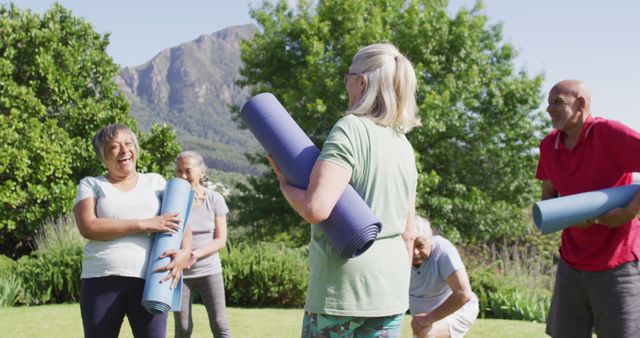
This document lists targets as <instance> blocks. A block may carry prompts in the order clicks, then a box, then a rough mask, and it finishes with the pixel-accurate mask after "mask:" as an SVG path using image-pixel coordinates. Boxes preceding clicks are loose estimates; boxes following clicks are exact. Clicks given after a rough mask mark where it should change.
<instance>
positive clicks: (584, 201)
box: [533, 184, 640, 234]
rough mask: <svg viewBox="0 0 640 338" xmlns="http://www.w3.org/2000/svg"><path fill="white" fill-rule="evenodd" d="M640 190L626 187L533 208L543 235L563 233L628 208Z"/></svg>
mask: <svg viewBox="0 0 640 338" xmlns="http://www.w3.org/2000/svg"><path fill="white" fill-rule="evenodd" d="M638 188H640V185H638V184H631V185H623V186H619V187H614V188H609V189H603V190H596V191H590V192H583V193H580V194H575V195H568V196H563V197H557V198H551V199H547V200H544V201H539V202H538V203H536V204H534V205H533V221H534V222H535V223H536V226H537V227H538V229H540V231H541V232H542V233H543V234H548V233H551V232H554V231H558V230H562V229H565V228H568V227H570V226H572V225H574V224H578V223H580V222H584V221H586V220H589V219H594V218H597V217H598V216H601V215H603V214H605V213H606V212H607V211H609V210H611V209H614V208H620V207H624V206H626V205H627V203H629V201H631V199H632V198H633V196H635V194H636V192H638Z"/></svg>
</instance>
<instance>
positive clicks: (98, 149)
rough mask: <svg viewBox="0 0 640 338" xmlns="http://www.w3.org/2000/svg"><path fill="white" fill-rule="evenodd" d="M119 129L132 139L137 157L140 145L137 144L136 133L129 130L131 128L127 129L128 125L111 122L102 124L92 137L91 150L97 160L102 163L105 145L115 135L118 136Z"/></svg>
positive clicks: (114, 137) (113, 138)
mask: <svg viewBox="0 0 640 338" xmlns="http://www.w3.org/2000/svg"><path fill="white" fill-rule="evenodd" d="M121 131H122V132H125V133H127V134H129V136H130V137H131V140H132V141H133V145H134V146H135V148H136V153H138V157H139V156H140V145H138V138H137V137H136V134H134V133H133V131H131V129H129V127H127V126H126V125H124V124H118V123H113V124H108V125H106V126H104V127H103V128H102V129H100V130H99V131H98V132H97V133H96V135H95V136H94V137H93V140H92V143H93V151H94V152H95V154H96V157H97V158H98V160H100V162H102V163H104V147H105V145H106V144H107V143H109V142H111V141H113V140H115V139H116V136H118V133H120V132H121Z"/></svg>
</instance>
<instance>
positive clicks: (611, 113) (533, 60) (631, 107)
mask: <svg viewBox="0 0 640 338" xmlns="http://www.w3.org/2000/svg"><path fill="white" fill-rule="evenodd" d="M1 2H2V3H8V1H6V0H1ZM13 2H14V3H15V4H16V5H17V6H18V7H20V8H23V9H25V8H28V9H31V10H33V11H36V12H39V13H42V12H44V11H45V10H46V9H48V8H49V7H50V6H51V5H52V4H53V3H54V1H51V0H17V1H13ZM59 2H60V3H61V4H62V5H63V6H65V7H67V8H69V9H71V10H72V11H73V12H74V14H75V15H78V16H81V17H84V18H85V19H87V20H88V21H90V22H91V23H92V24H93V25H94V27H95V28H96V30H97V31H99V32H101V33H105V32H109V33H110V34H111V38H110V41H111V45H110V47H109V48H108V53H109V54H110V55H111V56H112V57H113V59H114V60H115V62H117V63H119V64H120V65H122V66H137V65H140V64H143V63H145V62H146V61H148V60H150V59H151V58H153V57H154V56H155V55H156V54H157V53H159V52H160V51H161V50H163V49H166V48H170V47H174V46H177V45H179V44H181V43H184V42H188V41H192V40H194V39H196V38H197V37H198V36H200V35H202V34H209V33H213V32H215V31H218V30H220V29H222V28H225V27H228V26H233V25H239V24H245V23H251V22H254V21H253V20H252V19H251V17H250V16H249V13H248V12H249V7H250V6H252V5H253V6H256V5H257V4H259V3H260V1H256V0H227V1H223V0H209V1H206V0H188V1H175V0H174V1H169V0H154V1H150V0H129V1H123V0H109V1H98V0H61V1H59ZM450 2H451V3H450V6H449V7H450V10H451V11H452V12H455V11H457V9H459V8H460V7H461V6H466V7H471V6H472V5H473V4H474V3H475V1H474V0H453V1H450ZM484 3H485V14H487V16H488V17H489V19H490V22H492V23H497V22H502V23H503V25H504V38H505V41H507V42H509V43H511V44H512V45H514V46H515V47H516V49H517V50H518V51H519V56H518V58H517V60H516V61H517V62H516V63H517V68H518V69H520V68H523V69H525V70H526V71H527V72H528V73H529V74H538V73H544V74H545V82H544V84H543V90H544V91H545V92H548V90H549V89H550V88H551V86H553V84H554V83H556V82H557V81H559V80H562V79H566V78H575V79H580V80H583V81H585V82H586V83H587V84H589V86H590V87H591V89H592V92H593V102H592V113H593V114H594V115H596V116H603V117H607V118H611V119H615V120H619V121H622V122H624V123H626V124H627V125H629V126H631V127H632V128H634V129H636V130H639V131H640V112H639V111H638V110H639V109H640V108H639V107H637V105H638V104H637V103H636V102H634V101H633V98H634V97H636V95H640V81H639V80H638V79H640V16H639V15H640V14H639V13H640V1H634V0H610V1H597V0H581V1H580V0H535V1H534V0H485V1H484Z"/></svg>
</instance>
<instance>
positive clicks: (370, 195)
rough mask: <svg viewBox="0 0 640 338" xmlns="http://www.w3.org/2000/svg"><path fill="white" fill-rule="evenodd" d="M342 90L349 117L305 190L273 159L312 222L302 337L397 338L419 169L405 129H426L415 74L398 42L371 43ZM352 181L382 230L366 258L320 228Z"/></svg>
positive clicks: (285, 189) (334, 132) (283, 186)
mask: <svg viewBox="0 0 640 338" xmlns="http://www.w3.org/2000/svg"><path fill="white" fill-rule="evenodd" d="M345 85H346V91H347V95H348V97H349V106H348V109H347V112H346V114H345V115H346V116H344V117H343V118H341V119H340V120H339V121H338V122H337V123H336V124H335V125H334V127H333V128H332V129H331V132H330V133H329V135H328V137H327V140H326V141H325V144H324V146H323V149H322V152H321V154H320V156H319V157H318V159H317V161H316V163H315V165H314V167H313V170H312V172H311V176H310V178H309V186H308V188H307V190H301V189H299V188H297V187H295V186H293V185H291V184H290V183H289V182H288V181H287V179H286V177H284V176H283V175H282V173H281V172H280V170H279V168H278V167H277V165H276V164H275V163H274V162H273V161H272V159H271V158H269V160H270V162H271V165H272V167H273V169H274V171H275V173H276V175H277V176H278V179H279V181H280V190H281V191H282V193H283V195H284V196H285V198H286V199H287V201H288V202H289V204H290V205H291V207H292V208H293V209H294V210H295V211H296V212H297V213H298V214H299V215H300V216H301V217H302V218H304V219H305V220H306V221H308V222H309V223H311V224H312V226H311V243H310V245H309V260H310V280H309V290H308V293H307V299H306V304H305V313H304V319H303V328H302V337H318V336H322V337H325V336H326V337H328V336H333V335H339V336H356V337H362V336H376V337H377V336H380V335H384V336H385V337H400V330H401V326H402V318H403V316H404V313H405V312H406V310H407V308H408V297H407V290H408V288H409V269H410V257H411V246H412V241H413V234H414V232H413V217H414V209H415V207H414V205H415V191H416V180H417V170H416V165H415V158H414V153H413V148H412V147H411V144H409V141H408V140H407V138H406V137H405V133H406V132H408V131H410V130H411V129H412V128H413V127H415V126H418V125H419V124H420V121H419V119H418V118H417V117H416V116H415V111H416V103H415V91H416V76H415V72H414V70H413V66H412V65H411V63H410V62H409V60H407V58H405V57H404V56H403V55H402V54H401V53H400V52H399V51H398V50H397V49H396V48H395V47H394V46H393V45H391V44H374V45H369V46H366V47H364V48H362V49H360V50H359V51H358V53H357V54H356V55H355V56H354V57H353V60H352V63H351V67H350V68H349V71H348V73H347V74H345ZM349 183H351V185H352V186H353V188H354V189H355V190H356V191H357V192H358V194H360V196H361V197H362V198H363V200H364V201H365V202H366V203H367V204H368V205H369V207H371V209H372V210H373V212H374V214H375V215H376V216H377V217H378V218H379V219H380V220H381V221H382V224H383V227H382V231H381V233H380V235H379V236H378V238H377V240H376V241H375V243H374V244H373V245H372V246H371V247H370V248H369V249H368V250H367V251H365V253H364V254H362V255H361V256H358V257H356V258H351V259H345V258H342V257H341V256H340V254H339V253H338V252H337V251H336V250H335V249H334V248H333V246H332V245H331V243H330V242H329V240H328V239H327V237H326V236H325V234H324V233H323V231H322V230H321V229H320V228H319V227H318V226H317V225H316V224H318V223H320V222H322V221H323V220H325V219H327V218H328V217H329V214H330V213H331V210H332V209H333V207H334V206H335V205H336V202H337V200H338V198H339V197H340V195H341V194H342V192H343V191H344V189H345V188H346V186H347V184H349ZM407 228H409V229H407ZM404 234H409V235H406V236H404Z"/></svg>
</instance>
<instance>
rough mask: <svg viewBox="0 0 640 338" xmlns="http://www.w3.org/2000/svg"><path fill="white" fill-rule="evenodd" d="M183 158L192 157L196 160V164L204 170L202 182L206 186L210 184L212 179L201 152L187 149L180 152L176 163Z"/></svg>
mask: <svg viewBox="0 0 640 338" xmlns="http://www.w3.org/2000/svg"><path fill="white" fill-rule="evenodd" d="M183 158H192V159H194V160H195V161H196V165H197V166H198V167H200V168H202V171H204V176H203V177H202V178H201V179H200V184H202V185H203V186H205V187H206V186H207V185H209V183H210V182H211V179H209V176H207V164H206V163H205V162H204V158H203V157H202V155H200V153H199V152H197V151H193V150H185V151H183V152H181V153H180V154H178V156H176V163H178V162H179V161H180V160H182V159H183Z"/></svg>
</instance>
